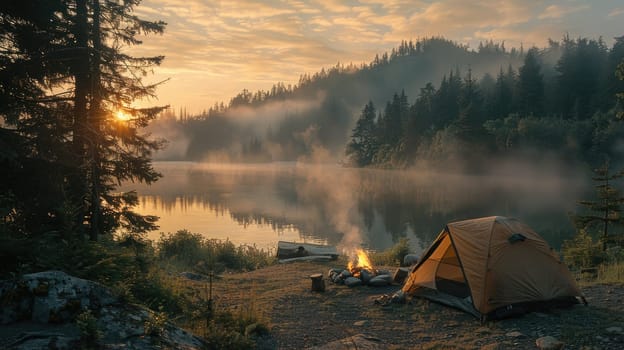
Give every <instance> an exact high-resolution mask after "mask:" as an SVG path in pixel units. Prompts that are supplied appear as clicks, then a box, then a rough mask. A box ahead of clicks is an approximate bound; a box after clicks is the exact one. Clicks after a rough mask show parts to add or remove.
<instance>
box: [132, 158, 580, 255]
mask: <svg viewBox="0 0 624 350" xmlns="http://www.w3.org/2000/svg"><path fill="white" fill-rule="evenodd" d="M155 168H156V169H157V170H158V171H160V172H161V173H162V174H163V178H162V179H160V180H159V181H158V182H156V183H155V184H153V185H151V186H145V185H141V184H126V185H124V187H123V189H124V190H129V189H136V190H137V191H138V192H139V194H140V196H139V199H140V205H139V206H138V207H137V211H138V212H139V213H142V214H152V215H157V216H159V217H160V220H159V226H160V229H159V230H158V231H155V232H151V233H150V234H149V238H150V239H157V238H158V237H159V235H160V232H175V231H177V230H179V229H183V228H184V229H188V230H189V231H191V232H195V233H201V234H203V235H205V236H206V237H208V238H218V239H229V240H230V241H232V242H234V243H236V244H255V245H256V246H258V247H260V248H267V249H275V246H276V243H277V241H279V240H286V241H297V242H308V243H323V244H332V245H338V246H350V247H353V246H354V245H359V246H363V247H366V248H368V249H373V250H383V249H386V248H388V247H391V246H392V245H393V244H394V243H396V242H397V241H398V240H399V239H401V238H402V237H406V238H408V239H409V241H410V244H411V246H412V248H413V249H414V250H415V251H416V252H420V251H421V250H422V249H424V248H426V247H427V246H428V245H429V244H430V243H431V241H432V240H433V239H434V238H435V237H436V236H437V234H438V233H439V232H440V231H441V230H442V229H443V227H444V225H445V224H446V223H447V222H449V221H455V220H462V219H468V218H475V217H482V216H491V215H501V216H511V217H516V218H518V219H520V220H522V221H524V222H526V223H527V224H529V225H530V226H531V227H533V228H534V229H535V230H536V231H537V232H539V233H540V234H542V236H544V238H546V240H547V241H548V242H549V243H550V244H551V245H552V246H553V247H555V248H558V247H559V246H560V244H561V242H562V241H563V240H564V239H567V238H570V237H571V236H572V234H573V227H572V224H571V222H570V220H569V218H568V212H570V211H574V210H575V208H576V201H577V200H578V199H580V198H583V196H584V195H586V193H587V180H585V179H584V178H583V177H582V176H580V175H570V174H577V173H575V172H570V171H563V170H561V169H560V168H558V167H554V166H550V167H548V166H543V165H541V166H540V167H537V169H535V167H533V166H532V165H531V164H530V163H521V164H516V163H511V162H510V163H509V164H503V165H499V166H497V168H496V170H493V171H489V172H487V174H485V175H474V174H473V175H466V174H461V173H453V172H441V171H439V172H435V171H430V170H380V169H353V168H345V167H341V166H339V165H309V164H302V163H296V162H290V163H272V164H205V163H191V162H156V163H155Z"/></svg>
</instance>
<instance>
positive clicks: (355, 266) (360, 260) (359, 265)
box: [347, 249, 373, 275]
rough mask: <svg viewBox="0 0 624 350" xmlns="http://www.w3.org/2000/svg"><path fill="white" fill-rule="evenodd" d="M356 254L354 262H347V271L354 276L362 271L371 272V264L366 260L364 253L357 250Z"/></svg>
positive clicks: (366, 256)
mask: <svg viewBox="0 0 624 350" xmlns="http://www.w3.org/2000/svg"><path fill="white" fill-rule="evenodd" d="M356 253H357V256H356V258H355V261H353V260H352V261H349V263H348V264H347V269H348V270H349V271H351V273H353V274H354V275H356V274H359V272H360V271H361V270H362V269H368V270H372V269H373V264H372V263H371V261H370V259H369V258H368V255H367V254H366V252H365V251H364V250H362V249H358V250H357V251H356Z"/></svg>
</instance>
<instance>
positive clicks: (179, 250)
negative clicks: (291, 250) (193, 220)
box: [156, 230, 275, 274]
mask: <svg viewBox="0 0 624 350" xmlns="http://www.w3.org/2000/svg"><path fill="white" fill-rule="evenodd" d="M156 247H157V249H158V257H159V258H160V259H161V261H170V262H174V263H176V264H179V265H181V266H179V267H180V268H184V269H193V270H196V271H197V272H199V273H203V274H207V273H209V272H210V271H213V272H217V273H219V272H222V271H223V270H225V269H231V270H236V271H247V270H255V269H258V268H260V267H264V266H267V265H270V264H272V263H273V262H274V261H275V258H274V257H273V256H272V255H271V254H270V253H269V252H268V251H265V250H262V249H258V248H256V247H255V246H249V245H240V246H238V247H237V246H235V245H234V243H232V242H231V241H229V240H225V241H222V240H219V239H206V238H204V237H203V236H202V235H200V234H197V233H190V232H189V231H187V230H180V231H178V232H176V233H174V234H171V233H170V234H168V235H164V234H163V235H161V238H160V241H158V243H157V244H156Z"/></svg>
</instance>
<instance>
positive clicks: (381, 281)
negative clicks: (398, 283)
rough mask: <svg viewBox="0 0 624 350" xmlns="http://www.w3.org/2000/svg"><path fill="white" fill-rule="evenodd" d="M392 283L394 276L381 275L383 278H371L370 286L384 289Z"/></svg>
mask: <svg viewBox="0 0 624 350" xmlns="http://www.w3.org/2000/svg"><path fill="white" fill-rule="evenodd" d="M391 281H392V276H390V275H381V276H376V277H373V278H371V280H370V281H368V285H369V286H373V287H382V286H387V285H389V284H390V282H391Z"/></svg>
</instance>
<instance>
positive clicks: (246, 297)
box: [193, 259, 624, 349]
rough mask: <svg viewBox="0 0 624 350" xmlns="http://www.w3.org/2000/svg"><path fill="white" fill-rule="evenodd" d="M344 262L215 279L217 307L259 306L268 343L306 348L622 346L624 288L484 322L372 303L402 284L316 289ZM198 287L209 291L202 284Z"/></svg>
mask: <svg viewBox="0 0 624 350" xmlns="http://www.w3.org/2000/svg"><path fill="white" fill-rule="evenodd" d="M339 266H344V265H341V261H340V259H339V260H338V261H333V262H331V261H330V262H295V263H291V264H280V265H274V266H270V267H267V268H263V269H260V270H256V271H251V272H247V273H236V274H226V275H224V276H223V278H222V279H219V280H217V281H216V282H215V286H214V296H215V307H217V308H231V309H233V310H240V309H245V308H250V307H252V308H255V309H256V310H257V311H256V312H260V313H263V314H264V316H265V317H266V318H267V319H268V320H269V322H270V328H271V338H270V339H266V342H265V343H263V344H260V345H262V346H265V348H274V347H277V348H279V349H304V348H306V347H312V346H319V345H323V344H326V343H328V342H331V341H335V340H339V339H343V338H346V337H349V336H353V335H356V334H365V335H367V336H371V337H374V338H378V339H380V340H381V341H382V342H383V347H384V348H387V349H481V348H490V349H506V348H513V349H535V348H536V346H535V340H536V339H537V338H540V337H542V336H553V337H555V338H557V339H559V340H561V341H563V342H564V343H565V344H566V345H565V348H566V349H622V348H624V285H621V284H618V285H605V284H596V285H591V284H590V285H589V286H586V287H582V291H583V293H584V294H585V295H586V297H587V301H588V302H589V306H583V305H576V306H573V307H571V308H567V309H554V310H550V311H544V312H539V313H535V312H534V313H530V314H527V315H524V316H522V317H519V318H512V319H506V320H500V321H492V322H487V323H485V324H481V323H480V322H479V321H478V320H477V319H475V318H474V317H473V316H471V315H469V314H467V313H465V312H462V311H458V310H455V309H452V308H449V307H447V306H442V305H439V304H435V303H433V302H430V301H427V300H423V299H412V301H411V302H410V303H408V304H391V305H388V306H381V305H378V304H375V302H374V300H375V299H376V298H378V297H379V296H381V295H383V294H386V293H388V294H390V293H393V292H395V291H397V290H399V289H400V286H398V285H394V286H388V287H366V286H365V287H360V288H353V289H351V288H348V287H346V286H344V285H335V284H332V283H327V290H326V291H325V292H324V293H317V292H312V291H311V288H310V287H311V283H310V279H309V276H310V275H311V274H314V273H323V275H324V276H326V275H327V271H328V270H329V269H330V268H333V267H339ZM193 283H197V284H196V286H197V287H198V288H203V284H201V283H198V282H193Z"/></svg>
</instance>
